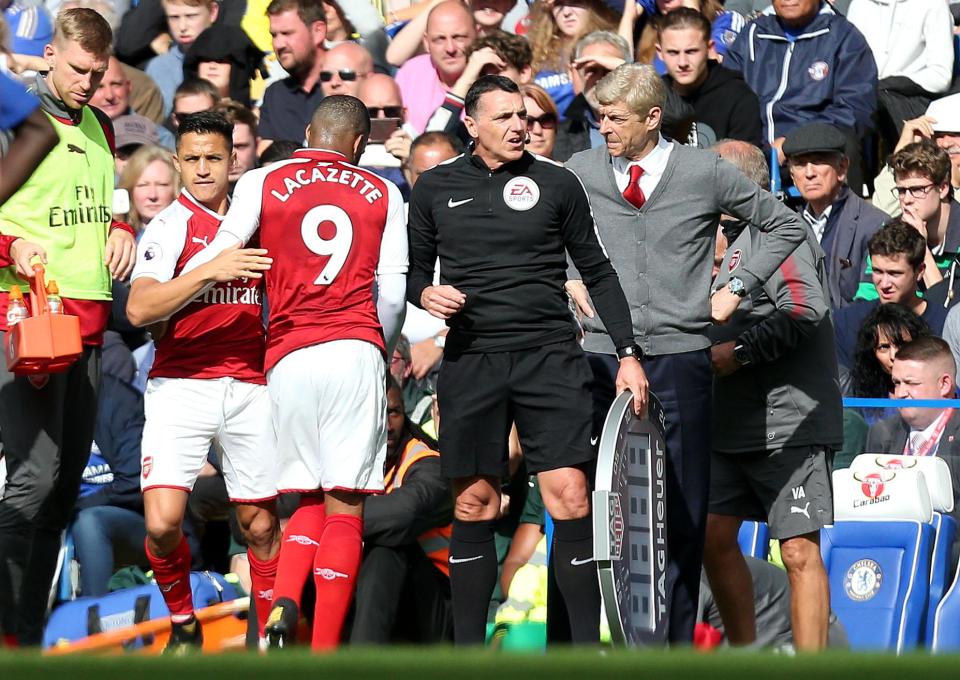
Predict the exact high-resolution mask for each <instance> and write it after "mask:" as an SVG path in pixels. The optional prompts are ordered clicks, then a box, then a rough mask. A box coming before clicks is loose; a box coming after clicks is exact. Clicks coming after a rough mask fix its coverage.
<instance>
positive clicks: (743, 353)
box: [733, 343, 751, 366]
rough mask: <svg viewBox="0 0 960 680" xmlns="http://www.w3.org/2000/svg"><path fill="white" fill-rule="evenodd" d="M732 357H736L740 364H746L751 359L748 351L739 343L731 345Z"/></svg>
mask: <svg viewBox="0 0 960 680" xmlns="http://www.w3.org/2000/svg"><path fill="white" fill-rule="evenodd" d="M733 358H734V359H736V360H737V362H738V363H739V364H740V365H741V366H746V365H747V364H749V363H750V361H751V359H750V352H748V351H747V348H746V347H744V346H743V345H742V344H739V343H738V344H736V345H734V346H733Z"/></svg>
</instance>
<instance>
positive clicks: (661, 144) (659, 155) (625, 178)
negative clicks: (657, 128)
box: [613, 135, 673, 198]
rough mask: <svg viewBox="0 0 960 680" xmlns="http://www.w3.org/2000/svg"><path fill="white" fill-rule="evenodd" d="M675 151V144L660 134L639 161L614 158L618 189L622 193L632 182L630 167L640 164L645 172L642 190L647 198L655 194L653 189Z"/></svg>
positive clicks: (641, 180) (641, 183)
mask: <svg viewBox="0 0 960 680" xmlns="http://www.w3.org/2000/svg"><path fill="white" fill-rule="evenodd" d="M671 151H673V144H672V143H670V142H668V141H667V140H665V139H664V138H663V135H660V137H659V139H658V140H657V145H656V146H655V147H653V150H652V151H651V152H650V153H648V154H647V155H646V156H644V157H643V158H641V159H640V160H638V161H631V160H630V159H629V158H624V157H622V156H620V157H616V158H614V159H613V176H614V179H616V182H617V189H619V190H620V193H621V194H622V193H623V192H624V191H625V190H626V188H627V184H629V183H630V168H631V166H634V165H639V166H640V167H641V168H643V174H642V175H641V176H640V190H641V191H642V192H643V195H644V196H645V197H646V198H650V197H651V196H652V195H653V190H654V189H656V188H657V184H659V183H660V178H661V177H663V171H664V170H665V169H666V167H667V161H668V160H670V152H671Z"/></svg>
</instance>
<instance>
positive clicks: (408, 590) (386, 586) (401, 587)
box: [350, 544, 453, 645]
mask: <svg viewBox="0 0 960 680" xmlns="http://www.w3.org/2000/svg"><path fill="white" fill-rule="evenodd" d="M394 641H403V642H417V643H437V642H452V641H453V611H452V609H451V604H450V579H449V578H447V576H446V575H445V574H443V573H442V572H441V571H440V570H439V569H437V568H436V567H435V566H433V562H431V561H430V558H428V557H427V556H426V554H424V552H423V549H422V548H421V547H420V546H419V545H418V544H413V545H406V546H400V547H396V548H393V547H390V548H388V547H384V546H378V545H374V546H369V547H368V548H367V549H366V551H365V552H364V556H363V562H362V563H361V564H360V576H359V578H358V579H357V592H356V595H355V597H354V615H353V625H352V626H351V629H350V644H354V645H362V644H370V645H373V644H387V643H390V642H394Z"/></svg>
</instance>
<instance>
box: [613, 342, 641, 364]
mask: <svg viewBox="0 0 960 680" xmlns="http://www.w3.org/2000/svg"><path fill="white" fill-rule="evenodd" d="M627 357H633V358H634V359H636V360H637V361H640V360H641V359H642V358H643V350H642V349H640V345H638V344H637V343H633V344H631V345H627V346H626V347H618V348H617V359H626V358H627Z"/></svg>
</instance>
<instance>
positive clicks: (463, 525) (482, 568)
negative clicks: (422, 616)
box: [449, 519, 497, 645]
mask: <svg viewBox="0 0 960 680" xmlns="http://www.w3.org/2000/svg"><path fill="white" fill-rule="evenodd" d="M495 525H496V522H495V521H493V520H491V521H484V522H462V521H460V520H458V519H454V520H453V531H452V532H451V535H450V558H449V564H450V594H451V596H452V598H453V640H454V642H455V643H456V644H458V645H482V644H483V643H484V640H485V639H486V634H487V612H488V610H489V608H490V598H491V597H493V588H494V586H496V584H497V547H496V545H495V544H494V541H493V529H494V526H495Z"/></svg>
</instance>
